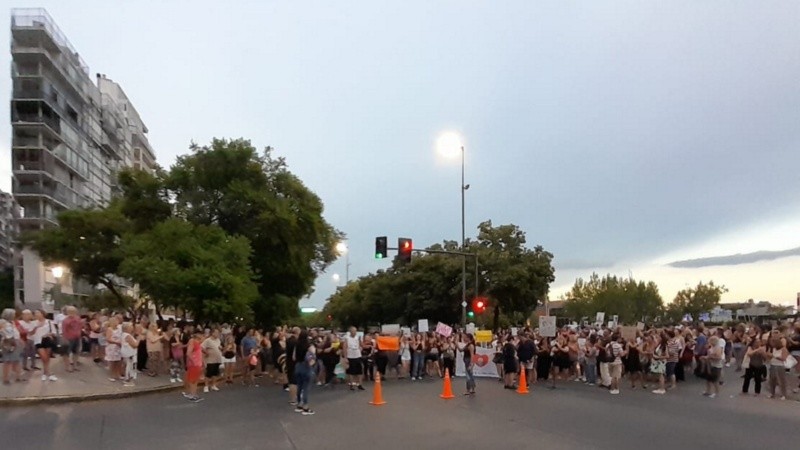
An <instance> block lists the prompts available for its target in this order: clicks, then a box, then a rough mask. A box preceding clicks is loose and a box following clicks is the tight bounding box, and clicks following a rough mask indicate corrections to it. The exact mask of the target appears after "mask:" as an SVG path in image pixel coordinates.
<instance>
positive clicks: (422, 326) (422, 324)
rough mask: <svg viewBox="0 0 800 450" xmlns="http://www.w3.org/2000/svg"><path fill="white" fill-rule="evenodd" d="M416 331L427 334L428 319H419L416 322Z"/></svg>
mask: <svg viewBox="0 0 800 450" xmlns="http://www.w3.org/2000/svg"><path fill="white" fill-rule="evenodd" d="M417 331H419V332H420V333H427V332H428V319H419V321H418V322H417Z"/></svg>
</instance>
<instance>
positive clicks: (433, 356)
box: [425, 353, 439, 361]
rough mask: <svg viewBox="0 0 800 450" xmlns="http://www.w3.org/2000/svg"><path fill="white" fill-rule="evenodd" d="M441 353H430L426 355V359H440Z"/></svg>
mask: <svg viewBox="0 0 800 450" xmlns="http://www.w3.org/2000/svg"><path fill="white" fill-rule="evenodd" d="M438 360H439V354H438V353H428V354H427V355H425V361H438Z"/></svg>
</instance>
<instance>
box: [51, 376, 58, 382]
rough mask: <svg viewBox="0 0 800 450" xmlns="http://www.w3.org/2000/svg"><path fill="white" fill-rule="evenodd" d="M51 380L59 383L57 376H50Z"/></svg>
mask: <svg viewBox="0 0 800 450" xmlns="http://www.w3.org/2000/svg"><path fill="white" fill-rule="evenodd" d="M49 380H50V381H58V377H57V376H55V375H50V378H49Z"/></svg>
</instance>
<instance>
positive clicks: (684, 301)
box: [668, 281, 728, 321]
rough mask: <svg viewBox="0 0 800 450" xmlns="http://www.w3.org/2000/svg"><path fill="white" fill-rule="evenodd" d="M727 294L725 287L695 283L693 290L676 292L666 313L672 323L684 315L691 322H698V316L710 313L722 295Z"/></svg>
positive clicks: (711, 282)
mask: <svg viewBox="0 0 800 450" xmlns="http://www.w3.org/2000/svg"><path fill="white" fill-rule="evenodd" d="M726 292H728V289H727V288H726V287H725V286H717V285H715V284H714V282H713V281H710V282H708V283H707V284H706V283H703V282H702V281H701V282H699V283H697V286H696V287H694V288H687V289H682V290H680V291H678V294H677V295H676V296H675V299H674V300H673V301H672V303H671V304H670V305H669V307H668V313H669V316H670V318H671V319H672V320H673V321H679V320H680V319H681V318H683V316H685V315H686V314H690V315H691V316H692V319H693V320H698V319H699V317H700V314H703V313H708V312H711V310H712V309H714V307H715V306H717V305H719V302H720V300H721V298H722V294H724V293H726Z"/></svg>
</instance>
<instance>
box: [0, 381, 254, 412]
mask: <svg viewBox="0 0 800 450" xmlns="http://www.w3.org/2000/svg"><path fill="white" fill-rule="evenodd" d="M241 376H242V374H241V373H240V372H236V373H234V374H233V377H234V378H240V377H241ZM205 384H206V380H205V379H201V380H200V381H198V382H197V385H198V386H205ZM183 386H184V385H183V383H176V384H167V385H164V386H155V387H150V388H144V389H134V390H130V391H127V392H104V393H101V394H89V395H81V396H78V395H51V396H48V397H14V398H0V408H2V407H6V406H10V407H13V406H29V405H41V404H46V405H56V404H61V403H83V402H93V401H99V400H111V399H117V398H130V397H138V396H140V395H147V394H158V393H160V392H169V391H179V390H181V389H183Z"/></svg>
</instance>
